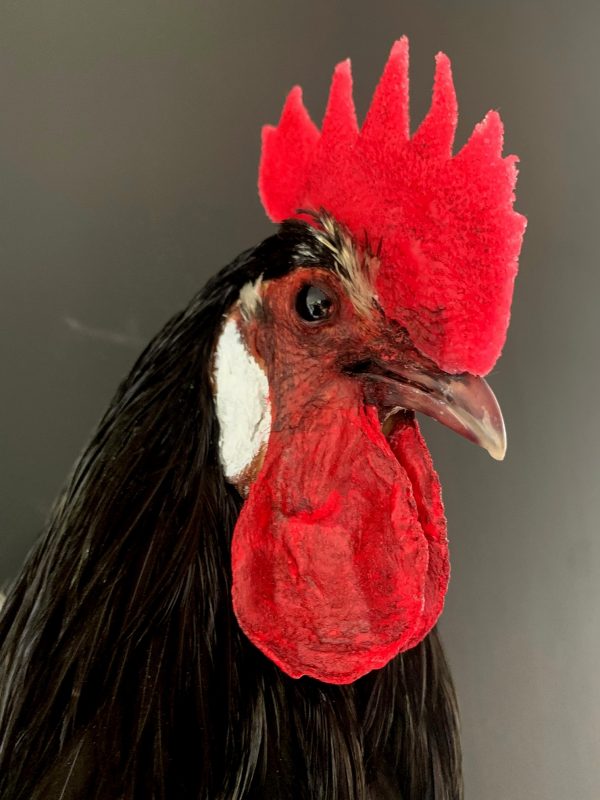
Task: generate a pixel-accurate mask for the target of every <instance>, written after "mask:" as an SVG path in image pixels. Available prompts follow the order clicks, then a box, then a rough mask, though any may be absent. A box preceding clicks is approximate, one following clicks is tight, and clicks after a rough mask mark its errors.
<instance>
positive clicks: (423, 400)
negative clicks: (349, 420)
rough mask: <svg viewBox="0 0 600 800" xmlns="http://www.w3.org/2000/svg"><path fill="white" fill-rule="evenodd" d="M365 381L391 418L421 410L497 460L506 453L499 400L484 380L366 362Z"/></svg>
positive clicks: (362, 368) (364, 367)
mask: <svg viewBox="0 0 600 800" xmlns="http://www.w3.org/2000/svg"><path fill="white" fill-rule="evenodd" d="M360 373H361V377H363V378H367V379H368V380H369V383H370V384H371V385H372V387H373V388H374V389H375V392H374V396H375V398H376V402H377V405H378V406H379V407H380V408H382V409H384V410H385V411H387V415H386V416H387V417H389V416H390V415H392V414H393V413H394V412H396V411H399V410H401V409H409V410H412V411H420V412H421V413H422V414H426V415H427V416H428V417H432V418H433V419H435V420H437V421H438V422H441V423H442V425H445V426H446V427H448V428H450V429H451V430H453V431H455V432H456V433H459V434H460V435H461V436H464V437H465V438H466V439H469V440H470V441H472V442H474V443H475V444H478V445H479V446H480V447H483V448H484V449H485V450H487V451H488V453H489V454H490V455H491V456H492V458H495V459H497V460H498V461H502V459H503V458H504V456H505V454H506V429H505V427H504V420H503V419H502V412H501V411H500V406H499V405H498V401H497V400H496V397H495V395H494V393H493V392H492V390H491V389H490V387H489V386H488V384H487V383H486V381H485V380H484V379H483V378H477V377H475V376H474V375H470V374H469V373H463V374H461V375H449V374H448V373H445V372H441V371H436V370H422V369H414V368H410V367H404V366H397V365H395V364H390V363H384V362H383V361H370V362H368V363H363V364H362V365H361V368H360Z"/></svg>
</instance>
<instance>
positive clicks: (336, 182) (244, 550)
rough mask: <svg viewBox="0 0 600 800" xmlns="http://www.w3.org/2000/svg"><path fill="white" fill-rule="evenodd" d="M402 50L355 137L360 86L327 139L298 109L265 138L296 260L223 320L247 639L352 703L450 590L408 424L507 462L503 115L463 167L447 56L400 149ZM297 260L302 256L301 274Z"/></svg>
mask: <svg viewBox="0 0 600 800" xmlns="http://www.w3.org/2000/svg"><path fill="white" fill-rule="evenodd" d="M407 75H408V45H407V41H406V39H401V40H400V41H399V42H397V43H396V44H395V45H394V47H393V49H392V52H391V55H390V58H389V61H388V63H387V65H386V68H385V70H384V73H383V76H382V78H381V81H380V83H379V85H378V87H377V90H376V93H375V96H374V99H373V102H372V105H371V108H370V110H369V112H368V114H367V117H366V120H365V122H364V125H363V126H362V128H361V129H360V130H359V129H358V126H357V123H356V116H355V112H354V106H353V102H352V92H351V79H350V67H349V63H348V62H344V63H343V64H341V65H339V66H338V67H337V69H336V71H335V73H334V78H333V83H332V88H331V93H330V98H329V103H328V107H327V111H326V114H325V118H324V122H323V126H322V130H321V132H319V131H318V129H317V128H316V127H315V125H314V124H313V123H312V121H311V120H310V118H309V117H308V114H307V112H306V110H305V109H304V107H303V105H302V100H301V93H300V90H299V89H294V90H292V92H291V94H290V96H289V98H288V100H287V102H286V105H285V108H284V111H283V114H282V118H281V121H280V123H279V126H278V127H275V128H274V127H267V128H265V130H264V137H263V154H262V160H261V167H260V179H259V188H260V193H261V197H262V200H263V204H264V206H265V208H266V210H267V212H268V214H269V215H270V216H271V218H272V219H273V220H275V221H277V222H281V223H282V225H281V228H280V235H281V236H282V237H284V238H285V239H286V241H287V242H290V241H291V242H292V246H291V249H288V251H287V252H288V257H287V258H286V259H283V258H281V259H280V260H279V261H277V258H276V256H275V261H276V262H277V263H275V264H273V263H272V264H265V270H264V274H263V275H262V276H261V277H260V278H259V279H258V280H254V281H251V282H249V283H247V284H246V285H245V286H244V287H243V289H242V290H241V292H240V296H239V300H238V302H237V303H235V305H234V306H233V307H232V308H231V309H230V311H229V312H228V314H227V315H226V317H225V320H224V323H223V327H222V330H221V333H220V336H219V339H218V342H217V346H216V349H215V353H214V369H213V383H214V395H215V403H216V410H217V416H218V420H219V424H220V454H221V462H222V466H223V469H224V472H225V476H226V478H227V480H228V481H229V482H230V483H232V484H234V485H235V486H236V487H237V488H238V490H239V491H240V493H241V494H242V496H243V497H244V498H245V501H244V504H243V507H242V510H241V513H240V516H239V518H238V520H237V524H236V527H235V531H234V536H233V543H232V572H233V588H232V594H233V607H234V610H235V613H236V616H237V619H238V622H239V624H240V626H241V628H242V630H243V631H244V632H245V633H246V635H247V636H248V637H249V639H250V640H251V641H252V642H253V643H254V644H255V645H256V646H257V647H258V648H259V649H260V650H262V651H263V652H264V653H265V654H266V655H267V656H268V657H269V658H271V659H272V660H273V661H274V662H275V663H276V664H278V665H279V666H280V667H281V668H282V669H283V670H284V671H285V672H286V673H287V674H289V675H291V676H292V677H300V676H302V675H309V676H311V677H313V678H317V679H319V680H322V681H326V682H329V683H340V684H341V683H349V682H352V681H354V680H356V679H357V678H359V677H361V676H362V675H364V674H365V673H367V672H369V671H370V670H372V669H376V668H379V667H382V666H384V665H385V664H386V663H387V662H388V661H389V660H390V659H391V658H393V657H394V656H396V655H397V654H398V653H399V652H402V651H404V650H406V649H408V648H410V647H413V646H415V645H416V644H417V643H418V642H420V641H421V640H422V639H423V638H424V637H425V636H426V635H427V633H428V632H429V631H430V630H431V628H432V627H433V625H434V624H435V622H436V620H437V619H438V617H439V615H440V613H441V611H442V607H443V603H444V597H445V593H446V589H447V585H448V577H449V562H448V545H447V535H446V520H445V515H444V509H443V505H442V500H441V492H440V484H439V480H438V477H437V475H436V473H435V470H434V469H433V465H432V462H431V458H430V455H429V452H428V449H427V446H426V444H425V442H424V440H423V438H422V436H421V434H420V432H419V428H418V425H417V422H416V419H415V412H417V411H418V412H422V413H424V414H427V415H428V416H430V417H433V418H434V419H437V420H438V421H440V422H441V423H443V424H444V425H447V426H448V427H450V428H451V429H453V430H454V431H456V432H458V433H459V434H461V435H463V436H466V437H467V438H469V439H471V440H472V441H474V442H475V443H477V444H479V445H481V446H483V447H484V448H485V449H486V450H488V452H489V453H490V454H491V455H492V456H493V457H494V458H497V459H502V458H503V456H504V452H505V448H506V439H505V432H504V424H503V421H502V415H501V413H500V409H499V407H498V404H497V402H496V399H495V397H494V395H493V393H492V391H491V389H490V388H489V386H488V385H487V383H486V382H485V381H484V379H483V377H481V376H482V375H484V374H486V373H487V372H488V371H489V370H490V369H491V367H492V366H493V364H494V363H495V361H496V359H497V358H498V356H499V354H500V351H501V348H502V345H503V342H504V339H505V336H506V329H507V326H508V319H509V310H510V302H511V298H512V289H513V283H514V277H515V274H516V269H517V257H518V253H519V249H520V243H521V238H522V234H523V230H524V224H525V223H524V218H523V217H522V216H521V215H519V214H517V213H516V212H515V211H514V210H513V207H512V204H513V200H514V197H513V188H514V183H515V178H516V169H515V158H514V157H511V156H509V157H507V158H502V157H501V149H502V127H501V123H500V120H499V117H498V115H497V114H495V113H494V112H490V114H488V115H487V117H486V118H485V120H484V121H483V122H482V123H481V124H480V125H478V126H477V127H476V128H475V131H474V133H473V134H472V136H471V138H470V139H469V141H468V142H467V144H466V145H465V146H464V148H463V149H462V150H461V151H460V152H459V153H458V154H457V155H456V156H452V142H453V136H454V130H455V126H456V117H457V110H456V100H455V95H454V89H453V85H452V78H451V73H450V66H449V62H448V60H447V58H446V57H445V56H444V55H442V54H440V55H439V56H438V58H437V71H436V78H435V87H434V93H433V102H432V106H431V109H430V111H429V113H428V115H427V116H426V118H425V119H424V121H423V122H422V123H421V125H420V127H419V128H418V130H417V132H416V133H415V134H414V135H413V136H412V138H411V137H410V136H409V128H408V77H407ZM290 254H291V255H290Z"/></svg>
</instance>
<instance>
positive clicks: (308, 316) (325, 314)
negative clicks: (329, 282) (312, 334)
mask: <svg viewBox="0 0 600 800" xmlns="http://www.w3.org/2000/svg"><path fill="white" fill-rule="evenodd" d="M295 307H296V313H297V314H298V316H299V317H300V319H301V320H303V322H308V323H309V324H311V325H318V324H320V323H323V322H326V321H327V320H328V319H330V318H331V315H332V314H333V311H334V308H335V303H334V300H333V298H332V297H331V296H330V295H329V294H328V293H327V292H326V291H325V290H324V289H323V288H322V287H321V286H317V285H316V284H314V283H305V284H304V285H303V286H302V287H301V288H300V291H299V292H298V294H297V295H296V304H295Z"/></svg>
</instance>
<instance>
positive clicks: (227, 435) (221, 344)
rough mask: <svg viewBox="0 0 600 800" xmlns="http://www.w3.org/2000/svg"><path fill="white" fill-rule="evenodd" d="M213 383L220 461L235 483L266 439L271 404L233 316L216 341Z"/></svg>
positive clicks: (265, 384) (264, 381)
mask: <svg viewBox="0 0 600 800" xmlns="http://www.w3.org/2000/svg"><path fill="white" fill-rule="evenodd" d="M214 384H215V406H216V411H217V418H218V420H219V426H220V428H221V435H220V438H219V452H220V456H221V465H222V467H223V471H224V473H225V477H226V479H227V480H228V481H230V482H231V483H235V482H236V479H238V478H240V477H241V476H242V475H243V474H244V472H245V471H246V470H247V469H248V468H249V467H250V465H251V464H252V462H253V460H254V459H255V457H256V456H257V455H258V453H259V452H260V450H261V448H262V447H263V446H264V445H266V443H267V441H268V439H269V433H270V430H271V406H270V402H269V384H268V381H267V376H266V375H265V373H264V372H263V370H262V369H261V368H260V366H259V365H258V363H257V362H256V360H255V359H254V358H253V357H252V355H251V354H250V353H249V352H248V349H247V348H246V346H245V344H244V342H243V341H242V337H241V335H240V330H239V328H238V326H237V323H236V322H235V320H232V319H230V320H228V321H227V322H226V323H225V326H224V328H223V330H222V332H221V335H220V337H219V341H218V343H217V349H216V352H215V362H214Z"/></svg>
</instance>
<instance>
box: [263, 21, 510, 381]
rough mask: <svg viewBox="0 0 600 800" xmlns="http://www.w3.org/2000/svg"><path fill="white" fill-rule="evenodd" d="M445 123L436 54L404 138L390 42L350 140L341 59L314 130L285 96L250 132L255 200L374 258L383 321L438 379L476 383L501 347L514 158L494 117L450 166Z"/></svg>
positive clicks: (401, 90)
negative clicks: (256, 164)
mask: <svg viewBox="0 0 600 800" xmlns="http://www.w3.org/2000/svg"><path fill="white" fill-rule="evenodd" d="M456 121H457V106H456V96H455V93H454V85H453V83H452V73H451V70H450V62H449V60H448V58H447V56H445V55H444V54H443V53H439V54H438V56H437V58H436V73H435V83H434V89H433V99H432V103H431V108H430V110H429V112H428V114H427V116H426V117H425V119H424V120H423V122H422V123H421V125H420V126H419V128H418V130H417V131H416V133H415V134H414V136H412V138H411V137H410V134H409V109H408V40H407V39H406V38H405V37H404V38H402V39H400V40H399V41H397V42H396V43H395V44H394V46H393V47H392V51H391V54H390V57H389V59H388V62H387V64H386V66H385V69H384V72H383V75H382V77H381V80H380V82H379V85H378V86H377V89H376V91H375V95H374V97H373V100H372V103H371V107H370V109H369V112H368V114H367V117H366V119H365V122H364V124H363V126H362V129H360V130H359V128H358V125H357V122H356V113H355V110H354V102H353V99H352V77H351V73H350V62H349V61H344V62H342V63H341V64H339V65H338V66H337V67H336V69H335V72H334V75H333V81H332V84H331V91H330V94H329V102H328V105H327V111H326V112H325V118H324V120H323V127H322V130H321V132H319V130H318V129H317V127H316V126H315V125H314V123H313V122H312V120H311V119H310V117H309V115H308V112H307V111H306V109H305V107H304V105H303V103H302V90H301V89H300V87H295V88H294V89H292V91H291V92H290V94H289V96H288V98H287V100H286V103H285V106H284V109H283V112H282V115H281V120H280V122H279V125H278V126H277V127H273V126H270V125H267V126H265V127H264V128H263V149H262V157H261V163H260V173H259V190H260V196H261V199H262V202H263V205H264V207H265V210H266V212H267V214H268V215H269V216H270V217H271V219H273V220H274V221H276V222H279V221H281V220H283V219H286V218H289V217H294V216H298V212H299V209H310V210H315V211H319V210H320V209H325V210H326V211H328V212H329V213H330V214H331V215H332V216H333V217H335V219H337V220H338V221H339V222H341V223H342V224H343V225H345V226H346V227H347V228H348V230H349V231H350V233H351V234H352V235H353V236H354V238H355V239H356V241H357V243H358V244H359V245H363V246H364V245H365V244H366V242H365V236H366V237H367V239H368V242H369V243H370V246H371V248H372V249H375V250H377V249H378V248H379V256H380V264H381V266H380V269H379V272H378V275H377V281H376V291H377V296H378V299H379V302H380V303H381V305H382V306H383V309H384V311H385V312H386V314H387V315H388V316H389V317H392V318H394V319H396V320H398V321H399V322H401V323H402V324H403V325H405V326H406V328H408V330H409V332H410V334H411V337H412V339H413V341H414V343H415V345H416V346H417V347H419V348H420V349H421V350H422V351H423V352H424V353H425V354H426V355H428V356H429V357H430V358H432V359H433V360H434V361H435V362H437V364H438V365H439V366H440V367H442V368H443V369H445V370H447V371H449V372H463V371H468V372H472V373H474V374H478V375H485V374H486V373H487V372H489V371H490V369H491V368H492V367H493V366H494V363H495V362H496V360H497V358H498V356H499V355H500V351H501V350H502V346H503V344H504V340H505V338H506V329H507V327H508V321H509V316H510V304H511V299H512V292H513V284H514V279H515V275H516V272H517V259H518V256H519V251H520V249H521V240H522V237H523V232H524V229H525V223H526V221H525V217H523V216H522V215H521V214H517V213H516V212H515V211H514V210H513V202H514V194H513V189H514V185H515V181H516V176H517V170H516V166H515V162H516V161H517V158H516V156H507V157H505V158H502V155H501V154H502V139H503V129H502V122H501V120H500V117H499V116H498V114H497V113H496V112H495V111H490V112H489V113H488V114H487V116H486V117H485V119H484V120H483V122H481V123H480V124H479V125H477V126H476V127H475V130H474V131H473V133H472V135H471V138H470V139H469V141H468V142H467V144H466V145H465V146H464V147H463V148H462V150H461V151H460V152H459V153H458V154H457V155H456V156H454V157H453V156H452V144H453V141H454V131H455V128H456Z"/></svg>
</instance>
